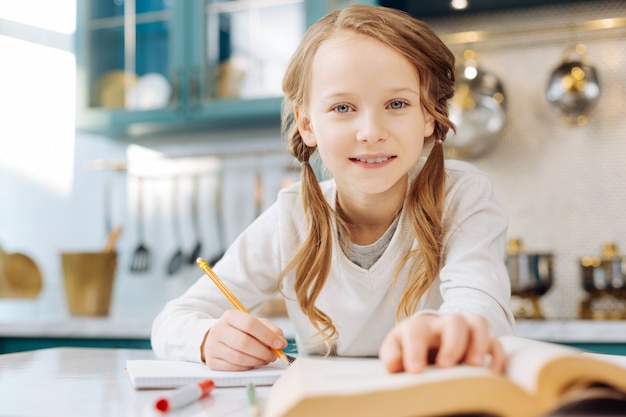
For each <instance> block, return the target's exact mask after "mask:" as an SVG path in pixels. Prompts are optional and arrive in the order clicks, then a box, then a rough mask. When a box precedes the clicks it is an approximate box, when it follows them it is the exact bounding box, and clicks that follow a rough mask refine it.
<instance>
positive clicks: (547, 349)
mask: <svg viewBox="0 0 626 417" xmlns="http://www.w3.org/2000/svg"><path fill="white" fill-rule="evenodd" d="M498 340H499V341H500V343H501V344H502V348H503V349H504V352H505V353H506V357H507V364H506V375H507V378H509V380H511V381H513V382H514V383H516V384H517V385H519V386H520V387H522V388H523V389H524V390H526V391H528V392H530V393H536V391H537V377H538V375H539V374H540V371H541V368H542V367H543V366H544V365H545V364H546V363H548V362H550V361H551V360H553V359H555V358H558V357H562V356H564V355H566V356H578V355H580V351H578V350H576V349H573V348H570V347H567V346H562V345H557V344H554V343H547V342H540V341H537V340H532V339H527V338H523V337H518V336H503V337H501V338H499V339H498Z"/></svg>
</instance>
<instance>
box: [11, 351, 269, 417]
mask: <svg viewBox="0 0 626 417" xmlns="http://www.w3.org/2000/svg"><path fill="white" fill-rule="evenodd" d="M154 358H155V357H154V354H153V353H152V351H150V350H141V349H93V348H52V349H41V350H34V351H28V352H20V353H10V354H5V355H0V415H1V416H12V417H104V416H107V417H108V416H110V417H137V416H142V417H144V416H145V417H148V416H161V417H162V416H170V417H192V416H195V417H200V416H211V417H220V416H224V417H226V416H229V417H243V416H248V406H247V397H246V390H245V388H220V389H215V390H213V392H212V393H211V395H210V396H209V397H207V398H204V399H202V400H200V401H198V402H195V403H193V404H191V405H189V406H187V407H185V408H182V409H179V410H175V411H173V412H169V413H167V414H162V413H160V412H158V411H156V410H155V409H154V406H153V405H154V401H155V400H156V398H157V397H159V396H161V395H163V393H166V392H167V391H166V390H144V391H136V390H134V389H133V388H132V387H131V386H130V384H129V382H128V380H127V378H126V374H125V372H124V368H125V366H126V360H127V359H154ZM268 394H269V387H257V398H258V401H259V406H260V407H261V409H262V407H263V405H264V402H265V399H266V398H267V396H268Z"/></svg>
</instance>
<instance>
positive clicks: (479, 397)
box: [266, 358, 539, 417]
mask: <svg viewBox="0 0 626 417" xmlns="http://www.w3.org/2000/svg"><path fill="white" fill-rule="evenodd" d="M512 406H513V407H514V410H515V413H516V414H515V415H516V416H533V415H537V413H538V411H539V410H537V409H536V408H535V406H534V404H533V401H531V400H530V397H529V396H528V395H527V394H526V393H525V392H524V391H523V390H522V389H521V388H519V387H517V386H516V385H514V384H511V383H509V382H508V381H507V380H506V379H505V378H504V376H502V375H498V374H496V373H494V372H492V371H490V370H489V369H488V368H486V367H475V366H465V365H460V366H456V367H451V368H437V367H434V366H431V367H428V368H427V369H426V370H425V371H424V372H422V373H419V374H411V373H406V372H401V373H393V374H392V373H389V372H387V370H386V369H385V367H384V364H383V363H382V361H380V360H378V359H365V360H344V359H328V358H326V359H312V358H299V359H298V360H297V361H296V362H295V363H294V364H293V365H292V366H291V367H290V368H289V369H288V370H287V371H286V373H285V374H284V375H283V376H282V377H281V378H279V380H278V381H276V383H275V384H274V386H273V387H272V389H271V392H270V397H269V399H268V402H267V407H266V412H267V413H266V417H292V416H293V417H296V416H297V417H309V416H310V417H319V416H325V417H335V416H337V417H344V416H346V415H358V416H359V417H369V416H372V417H373V416H376V417H380V416H382V415H384V416H386V417H394V416H409V415H411V416H421V415H424V416H433V415H452V414H463V413H465V414H470V413H480V412H484V413H491V414H493V415H508V414H509V413H510V410H511V407H512Z"/></svg>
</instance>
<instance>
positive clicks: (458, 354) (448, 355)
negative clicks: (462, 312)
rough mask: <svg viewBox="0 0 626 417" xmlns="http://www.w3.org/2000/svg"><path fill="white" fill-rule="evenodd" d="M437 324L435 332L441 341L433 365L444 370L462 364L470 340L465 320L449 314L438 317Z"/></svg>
mask: <svg viewBox="0 0 626 417" xmlns="http://www.w3.org/2000/svg"><path fill="white" fill-rule="evenodd" d="M437 324H439V325H438V326H436V327H435V332H436V333H437V334H439V335H440V339H441V341H440V343H439V351H438V352H437V357H436V359H435V364H436V365H437V366H441V367H444V368H445V367H449V366H454V365H456V364H458V363H461V362H463V359H464V358H465V353H466V352H467V346H468V343H469V340H470V339H471V337H470V334H469V329H468V326H467V323H466V322H465V319H464V318H463V317H462V316H458V315H455V314H450V315H447V316H442V317H438V320H437Z"/></svg>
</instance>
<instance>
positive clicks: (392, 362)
mask: <svg viewBox="0 0 626 417" xmlns="http://www.w3.org/2000/svg"><path fill="white" fill-rule="evenodd" d="M488 355H490V356H491V358H490V359H491V362H490V364H489V368H491V369H492V370H494V371H495V372H498V373H501V372H503V371H504V367H505V362H506V359H505V356H504V351H503V350H502V346H500V343H499V342H498V341H497V340H496V339H495V338H493V337H491V336H490V334H489V326H488V324H487V321H486V320H485V319H484V318H483V317H482V316H468V317H465V316H461V315H457V314H450V315H444V316H436V315H432V314H424V315H419V316H411V317H408V318H406V319H405V320H403V321H402V322H400V323H399V324H398V325H397V326H396V327H394V328H393V329H392V330H391V331H390V332H389V334H388V335H387V337H385V340H384V341H383V344H382V345H381V347H380V351H379V356H380V358H381V359H382V360H383V362H384V363H385V366H386V367H387V370H388V371H389V372H402V371H406V372H412V373H418V372H421V371H423V370H424V369H425V368H426V366H427V365H428V364H429V363H432V364H435V365H437V366H440V367H442V368H446V367H450V366H454V365H457V364H461V363H465V364H468V365H477V366H479V365H483V364H484V363H485V359H486V358H487V356H488Z"/></svg>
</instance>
